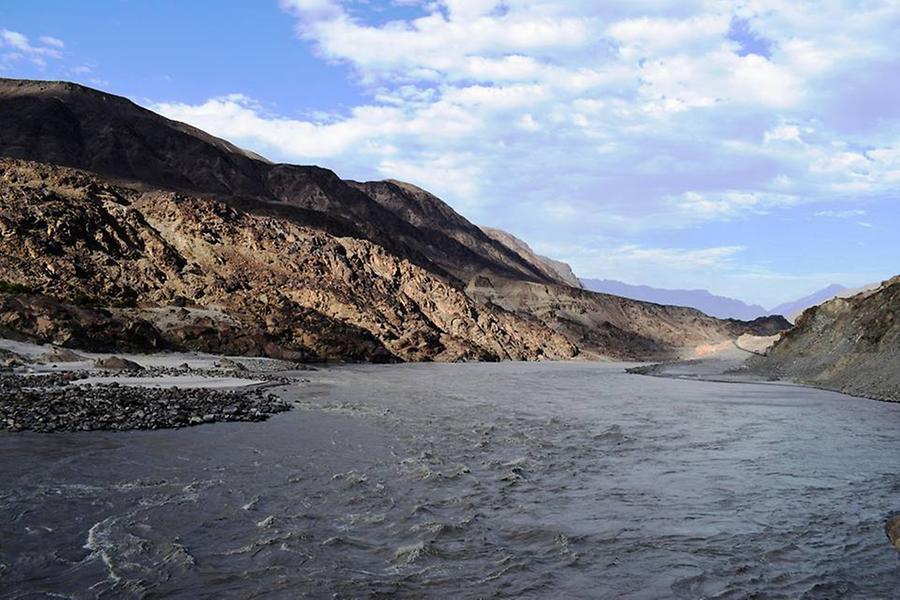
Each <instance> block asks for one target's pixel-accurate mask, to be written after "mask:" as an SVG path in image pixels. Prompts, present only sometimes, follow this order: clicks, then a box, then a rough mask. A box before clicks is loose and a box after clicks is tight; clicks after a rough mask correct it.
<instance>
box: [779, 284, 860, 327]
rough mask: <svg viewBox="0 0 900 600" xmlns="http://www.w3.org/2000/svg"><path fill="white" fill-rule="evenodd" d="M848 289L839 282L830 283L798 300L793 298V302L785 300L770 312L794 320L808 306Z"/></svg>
mask: <svg viewBox="0 0 900 600" xmlns="http://www.w3.org/2000/svg"><path fill="white" fill-rule="evenodd" d="M848 290H849V288H846V287H844V286H842V285H840V284H837V283H832V284H831V285H829V286H828V287H825V288H823V289H821V290H819V291H817V292H813V293H812V294H810V295H808V296H804V297H802V298H800V299H798V300H794V301H793V302H785V303H784V304H779V305H778V306H776V307H775V308H773V309H772V313H773V314H777V315H784V316H785V317H787V318H788V319H789V320H790V321H795V320H796V319H797V317H799V316H800V313H802V312H803V311H804V310H806V309H807V308H809V307H810V306H815V305H817V304H821V303H822V302H825V301H826V300H830V299H832V298H834V297H835V296H837V295H839V294H842V293H844V292H847V291H848Z"/></svg>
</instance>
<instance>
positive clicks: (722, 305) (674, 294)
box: [581, 278, 866, 322]
mask: <svg viewBox="0 0 900 600" xmlns="http://www.w3.org/2000/svg"><path fill="white" fill-rule="evenodd" d="M581 283H582V284H583V285H584V287H585V288H586V289H589V290H592V291H595V292H603V293H606V294H615V295H617V296H624V297H625V298H633V299H635V300H644V301H646V302H656V303H657V304H671V305H675V306H689V307H691V308H696V309H697V310H700V311H702V312H704V313H705V314H707V315H709V316H711V317H717V318H719V319H742V320H753V319H757V318H759V317H764V316H767V315H782V316H784V317H786V318H787V319H788V320H789V321H791V322H794V320H795V319H796V318H797V317H799V316H800V314H801V313H802V312H803V311H804V310H806V309H807V308H809V307H811V306H815V305H817V304H821V303H822V302H825V301H826V300H830V299H832V298H834V297H836V296H841V295H846V294H849V293H853V292H855V291H862V290H863V289H866V288H860V289H859V290H851V289H850V288H847V287H844V286H842V285H839V284H836V283H833V284H831V285H829V286H827V287H825V288H823V289H821V290H818V291H816V292H813V293H812V294H809V295H808V296H804V297H802V298H798V299H797V300H794V301H791V302H785V303H782V304H779V305H778V306H775V307H773V308H770V309H766V308H764V307H762V306H760V305H758V304H747V303H745V302H742V301H741V300H737V299H735V298H729V297H727V296H718V295H716V294H713V293H711V292H709V291H707V290H679V289H665V288H656V287H651V286H648V285H631V284H628V283H623V282H621V281H616V280H614V279H584V278H583V279H581Z"/></svg>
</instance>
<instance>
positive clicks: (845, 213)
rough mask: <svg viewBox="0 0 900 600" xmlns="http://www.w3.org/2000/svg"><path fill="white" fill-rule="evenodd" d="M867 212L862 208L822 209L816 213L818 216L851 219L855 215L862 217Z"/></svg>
mask: <svg viewBox="0 0 900 600" xmlns="http://www.w3.org/2000/svg"><path fill="white" fill-rule="evenodd" d="M865 214H866V211H864V210H862V209H849V210H820V211H817V212H816V213H815V215H816V216H817V217H830V218H833V219H850V218H853V217H861V216H863V215H865Z"/></svg>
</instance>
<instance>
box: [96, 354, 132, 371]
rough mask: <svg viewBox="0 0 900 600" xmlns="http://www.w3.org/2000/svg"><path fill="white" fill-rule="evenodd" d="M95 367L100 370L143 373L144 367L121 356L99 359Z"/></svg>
mask: <svg viewBox="0 0 900 600" xmlns="http://www.w3.org/2000/svg"><path fill="white" fill-rule="evenodd" d="M94 366H95V367H97V368H98V369H109V370H115V371H143V370H144V367H142V366H141V365H139V364H137V363H136V362H134V361H132V360H128V359H127V358H122V357H121V356H110V357H108V358H98V359H97V360H95V361H94Z"/></svg>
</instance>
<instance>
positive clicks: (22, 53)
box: [0, 29, 65, 67]
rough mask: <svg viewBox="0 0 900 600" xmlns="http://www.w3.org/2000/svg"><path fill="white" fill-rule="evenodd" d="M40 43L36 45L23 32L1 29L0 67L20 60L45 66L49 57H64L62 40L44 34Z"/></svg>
mask: <svg viewBox="0 0 900 600" xmlns="http://www.w3.org/2000/svg"><path fill="white" fill-rule="evenodd" d="M39 42H40V43H39V44H37V45H34V44H32V43H31V41H30V40H29V39H28V36H26V35H25V34H23V33H19V32H18V31H10V30H9V29H0V67H3V66H5V65H10V64H13V63H16V62H18V61H20V60H27V61H30V62H32V63H34V64H36V65H38V66H44V65H46V63H47V59H48V58H51V59H58V58H62V48H63V47H64V45H65V44H63V42H62V40H59V39H57V38H53V37H49V36H43V37H41V38H40V40H39Z"/></svg>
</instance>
